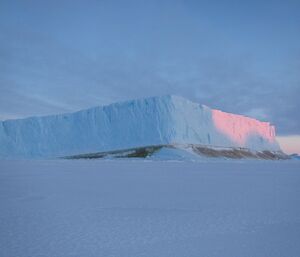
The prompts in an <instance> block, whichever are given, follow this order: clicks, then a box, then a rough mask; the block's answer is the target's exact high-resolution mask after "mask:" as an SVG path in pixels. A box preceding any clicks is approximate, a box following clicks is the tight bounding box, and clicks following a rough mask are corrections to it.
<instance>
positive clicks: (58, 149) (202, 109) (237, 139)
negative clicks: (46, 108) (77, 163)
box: [0, 95, 280, 158]
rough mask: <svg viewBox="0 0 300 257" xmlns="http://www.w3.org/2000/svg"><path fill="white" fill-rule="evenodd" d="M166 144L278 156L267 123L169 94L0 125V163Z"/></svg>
mask: <svg viewBox="0 0 300 257" xmlns="http://www.w3.org/2000/svg"><path fill="white" fill-rule="evenodd" d="M165 144H198V145H199V144H200V145H207V146H218V147H223V146H224V147H235V148H236V147H241V148H248V149H252V150H256V151H263V150H267V151H280V148H279V145H278V144H277V142H276V140H275V128H274V126H271V125H270V124H269V123H268V122H260V121H258V120H255V119H252V118H248V117H244V116H241V115H235V114H230V113H225V112H222V111H219V110H213V109H210V108H209V107H207V106H203V105H200V104H198V103H194V102H191V101H189V100H187V99H185V98H182V97H178V96H172V95H171V96H160V97H151V98H146V99H138V100H132V101H127V102H121V103H115V104H111V105H108V106H101V107H94V108H91V109H87V110H82V111H79V112H75V113H69V114H60V115H51V116H44V117H31V118H26V119H18V120H6V121H2V122H0V157H2V158H39V157H43V158H44V157H47V158H53V157H60V156H68V155H76V154H83V153H92V152H101V151H113V150H118V149H129V148H136V147H142V146H149V145H165Z"/></svg>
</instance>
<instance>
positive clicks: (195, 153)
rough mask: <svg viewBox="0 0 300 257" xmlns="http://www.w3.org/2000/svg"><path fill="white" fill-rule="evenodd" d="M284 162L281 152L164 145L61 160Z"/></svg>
mask: <svg viewBox="0 0 300 257" xmlns="http://www.w3.org/2000/svg"><path fill="white" fill-rule="evenodd" d="M219 157H221V158H222V157H223V158H225V159H245V158H247V159H263V160H286V159H289V156H288V155H286V154H284V153H283V152H281V151H267V150H265V151H254V150H251V149H248V148H241V147H236V148H233V147H211V146H207V145H195V144H185V145H183V144H180V145H179V144H165V145H151V146H144V147H136V148H130V149H122V150H115V151H105V152H96V153H85V154H77V155H71V156H64V157H62V158H63V159H110V158H145V159H150V160H151V159H152V160H156V159H157V160H163V159H169V160H197V159H201V158H219Z"/></svg>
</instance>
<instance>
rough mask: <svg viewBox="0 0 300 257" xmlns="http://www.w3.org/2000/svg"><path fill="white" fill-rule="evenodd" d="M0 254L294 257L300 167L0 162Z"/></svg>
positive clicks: (299, 248)
mask: <svg viewBox="0 0 300 257" xmlns="http://www.w3.org/2000/svg"><path fill="white" fill-rule="evenodd" d="M0 256H1V257H102V256H103V257H110V256H111V257H121V256H122V257H123V256H125V257H134V256H137V257H142V256H149V257H156V256H160V257H168V256H172V257H177V256H178V257H193V256H195V257H200V256H203V257H213V256H215V257H227V256H228V257H244V256H245V257H256V256H260V257H275V256H276V257H298V256H300V162H297V161H282V162H276V161H274V162H263V161H260V162H257V161H246V162H232V161H227V162H226V161H224V162H222V161H220V162H207V163H205V162H202V163H201V162H160V161H155V162H143V161H127V160H120V161H84V160H78V161H67V160H62V161H51V160H49V161H1V162H0Z"/></svg>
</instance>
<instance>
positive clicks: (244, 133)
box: [212, 110, 275, 146]
mask: <svg viewBox="0 0 300 257" xmlns="http://www.w3.org/2000/svg"><path fill="white" fill-rule="evenodd" d="M212 120H213V123H214V125H215V127H216V129H217V130H218V131H219V132H221V133H222V134H224V135H226V136H228V137H229V138H230V139H231V140H233V141H234V142H236V143H238V144H240V145H243V146H245V145H246V142H247V140H248V138H249V137H250V136H251V135H259V136H261V137H262V138H263V139H265V140H267V141H269V142H270V143H273V142H274V141H275V128H274V126H270V124H269V123H268V122H260V121H257V120H255V119H251V118H248V117H243V116H241V115H233V114H231V113H226V112H222V111H219V110H212Z"/></svg>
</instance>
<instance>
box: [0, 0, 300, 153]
mask: <svg viewBox="0 0 300 257" xmlns="http://www.w3.org/2000/svg"><path fill="white" fill-rule="evenodd" d="M299 12H300V1H298V0H295V1H293V0H285V1H283V0H282V1H276V0H274V1H268V0H266V1H258V0H252V1H247V0H244V1H233V0H229V1H226V0H218V1H217V0H207V1H201V0H172V1H171V0H157V1H156V0H153V1H151V0H148V1H143V0H139V1H138V0H126V1H115V0H109V1H108V0H102V1H100V0H98V1H96V0H89V1H87V0H59V1H58V0H26V1H24V0H19V1H18V0H0V120H5V119H12V118H22V117H28V116H35V115H46V114H55V113H62V112H71V111H76V110H80V109H83V108H88V107H92V106H97V105H105V104H108V103H112V102H116V101H122V100H128V99H134V98H140V97H148V96H155V95H165V94H175V95H181V96H183V97H187V98H189V99H190V100H193V101H197V102H199V103H201V104H205V105H208V106H210V107H212V108H216V109H221V110H223V111H226V112H233V113H238V114H243V115H247V116H250V117H254V118H258V119H260V120H263V121H269V122H271V123H272V124H274V125H275V126H276V132H277V135H279V136H280V143H281V145H282V146H283V145H284V150H286V151H292V150H293V151H294V150H295V151H296V152H298V153H300V111H299V110H300V101H299V98H300V97H299V96H300V15H299ZM291 138H292V141H291ZM291 142H292V143H291ZM292 145H293V147H292Z"/></svg>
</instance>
